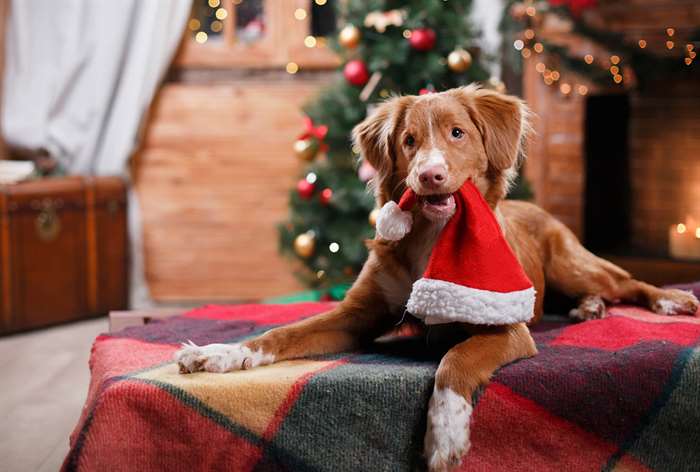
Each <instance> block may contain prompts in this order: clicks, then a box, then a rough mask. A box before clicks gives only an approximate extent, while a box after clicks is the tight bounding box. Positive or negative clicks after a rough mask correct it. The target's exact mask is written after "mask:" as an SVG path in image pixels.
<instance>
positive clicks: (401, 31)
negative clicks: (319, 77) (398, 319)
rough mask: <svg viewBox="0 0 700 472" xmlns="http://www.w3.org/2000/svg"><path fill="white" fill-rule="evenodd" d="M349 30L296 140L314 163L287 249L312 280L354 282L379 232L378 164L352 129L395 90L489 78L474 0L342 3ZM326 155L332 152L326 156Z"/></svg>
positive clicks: (296, 202) (296, 199)
mask: <svg viewBox="0 0 700 472" xmlns="http://www.w3.org/2000/svg"><path fill="white" fill-rule="evenodd" d="M337 3H338V4H339V6H338V12H337V13H338V18H340V23H341V29H340V31H339V33H338V35H337V39H336V40H334V41H331V45H332V47H333V48H334V49H335V50H336V51H337V52H338V54H339V55H340V57H341V58H342V60H343V65H342V66H341V69H342V75H340V74H339V75H340V76H339V77H338V80H337V81H336V82H335V83H333V84H332V85H331V86H329V87H328V88H327V89H325V90H323V91H322V92H321V93H320V95H319V96H318V97H317V98H316V99H315V101H314V102H313V103H311V104H309V105H308V106H307V107H306V108H305V110H304V111H305V113H306V115H307V118H306V123H305V125H306V131H305V132H304V134H302V135H301V136H300V137H299V140H297V142H296V143H295V144H294V150H295V152H296V154H297V156H298V157H299V158H301V159H303V160H305V161H308V162H309V164H308V166H307V168H306V169H305V170H304V172H303V174H302V175H301V176H300V180H299V181H298V183H297V185H296V188H295V189H293V190H292V191H291V195H290V217H289V220H288V221H287V222H286V223H283V224H282V225H281V226H280V235H281V238H280V247H281V249H282V251H283V252H284V253H286V254H289V255H291V256H292V257H293V258H295V259H296V260H298V261H299V262H300V268H299V271H298V274H299V276H300V277H301V278H302V280H303V281H304V282H305V283H306V284H307V285H309V286H311V287H315V288H322V289H325V288H329V287H332V286H334V285H336V284H342V283H347V282H351V281H352V280H353V279H354V277H355V276H356V275H357V274H358V272H359V270H360V269H361V267H362V264H363V263H364V261H365V259H366V258H367V249H366V247H365V244H364V240H365V239H371V238H373V237H374V227H373V223H374V218H375V216H376V214H377V211H376V210H375V209H374V198H373V196H372V195H371V193H370V192H368V191H367V190H366V186H367V181H368V180H369V179H370V178H371V176H372V172H373V169H371V167H369V165H368V164H367V163H363V162H362V159H361V156H358V155H357V153H356V152H357V150H355V149H352V148H351V142H350V134H351V130H352V128H353V127H354V126H355V125H356V124H357V123H359V122H360V121H362V120H363V119H364V118H365V117H366V116H367V114H368V112H371V109H372V107H373V106H374V105H375V104H376V103H377V102H380V101H382V100H384V99H385V98H387V97H389V96H391V95H395V94H422V93H430V92H432V91H441V90H446V89H449V88H452V87H457V86H460V85H465V84H468V83H471V82H483V83H484V86H487V87H493V88H501V89H502V88H503V85H502V83H501V82H500V81H498V80H496V79H489V74H488V73H487V71H486V69H485V67H484V64H483V61H484V60H485V58H483V57H481V55H480V54H479V51H478V47H477V44H476V42H475V40H476V39H477V36H476V30H475V28H474V27H473V25H472V24H471V23H470V21H469V13H470V7H471V2H470V1H468V0H460V1H453V0H445V1H443V0H412V1H396V0H372V1H361V0H348V1H343V2H337ZM324 156H325V157H324Z"/></svg>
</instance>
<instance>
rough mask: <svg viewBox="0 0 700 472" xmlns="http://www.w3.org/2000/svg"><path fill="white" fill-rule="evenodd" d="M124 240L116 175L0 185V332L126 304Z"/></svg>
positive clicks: (122, 191)
mask: <svg viewBox="0 0 700 472" xmlns="http://www.w3.org/2000/svg"><path fill="white" fill-rule="evenodd" d="M127 247H128V238H127V230H126V186H125V183H124V181H123V180H122V179H119V178H116V177H104V178H80V177H68V178H60V179H47V180H40V181H33V182H25V183H20V184H15V185H5V186H0V333H3V334H4V333H8V332H14V331H20V330H24V329H31V328H37V327H40V326H47V325H51V324H55V323H59V322H64V321H70V320H77V319H80V318H85V317H89V316H95V315H99V314H105V313H107V312H109V311H110V310H119V309H124V308H125V307H126V305H127V300H128V283H127V280H128V276H127V274H128V272H127V266H128V257H127V255H128V252H127Z"/></svg>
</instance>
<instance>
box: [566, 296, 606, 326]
mask: <svg viewBox="0 0 700 472" xmlns="http://www.w3.org/2000/svg"><path fill="white" fill-rule="evenodd" d="M606 314H607V312H606V309H605V302H604V301H603V299H602V298H600V297H595V296H590V297H586V298H584V299H583V300H582V301H581V303H580V305H579V306H578V307H577V308H574V309H573V310H571V311H569V317H570V318H573V319H576V320H581V321H586V320H599V319H601V318H605V315H606Z"/></svg>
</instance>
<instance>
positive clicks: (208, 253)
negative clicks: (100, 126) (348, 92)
mask: <svg viewBox="0 0 700 472" xmlns="http://www.w3.org/2000/svg"><path fill="white" fill-rule="evenodd" d="M324 80H326V78H325V76H324V75H319V76H317V75H314V74H311V75H301V74H299V75H297V76H294V77H291V76H288V75H287V74H284V73H283V72H282V73H281V75H278V76H275V77H273V79H271V80H268V79H259V78H255V77H253V78H240V79H232V80H225V81H220V82H212V81H210V82H205V83H187V82H175V83H167V84H165V85H164V86H163V88H162V90H161V91H160V93H159V96H158V98H157V101H156V103H155V105H154V106H153V110H152V113H151V116H150V122H149V124H148V126H147V129H146V135H145V138H144V142H143V147H142V149H141V151H140V152H139V154H138V156H137V159H136V164H135V177H136V178H135V185H136V191H137V192H138V195H139V197H140V201H141V206H142V214H143V226H144V244H145V258H146V260H145V263H146V277H147V281H148V284H149V287H150V290H151V294H152V296H153V297H154V298H155V299H156V300H159V301H172V300H249V299H258V298H261V297H266V296H272V295H280V294H284V293H289V292H290V291H294V290H299V289H300V288H301V287H300V285H299V284H298V283H297V282H296V280H295V279H294V278H293V275H292V271H291V267H290V264H289V263H288V262H287V261H286V260H283V259H282V258H281V257H280V256H278V253H277V231H276V224H277V223H278V222H279V221H280V220H282V219H283V218H284V217H285V216H286V214H287V195H288V191H289V189H290V188H292V187H293V185H294V183H295V182H296V177H297V176H298V173H299V172H300V169H301V165H300V163H299V162H298V161H297V159H296V158H295V156H294V154H293V153H292V144H293V142H294V140H295V138H296V136H297V135H298V134H299V133H300V132H301V129H302V112H301V108H300V107H301V106H302V104H303V103H304V102H305V101H306V100H307V99H309V97H310V96H312V95H313V94H314V93H315V92H316V91H317V90H318V88H319V86H320V85H321V84H322V83H323V81H324Z"/></svg>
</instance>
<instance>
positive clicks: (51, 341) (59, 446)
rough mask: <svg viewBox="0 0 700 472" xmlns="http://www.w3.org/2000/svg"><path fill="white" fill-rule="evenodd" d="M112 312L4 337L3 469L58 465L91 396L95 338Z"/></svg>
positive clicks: (0, 351) (0, 392) (0, 348)
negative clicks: (91, 355) (93, 342)
mask: <svg viewBox="0 0 700 472" xmlns="http://www.w3.org/2000/svg"><path fill="white" fill-rule="evenodd" d="M106 331H107V318H98V319H94V320H89V321H83V322H79V323H73V324H69V325H63V326H59V327H55V328H50V329H46V330H41V331H35V332H31V333H27V334H19V335H14V336H9V337H0V365H1V366H2V369H3V371H2V376H1V377H0V378H1V379H2V380H0V385H1V386H0V424H1V425H2V431H1V432H0V457H2V467H1V468H2V470H3V471H8V472H15V471H18V472H19V471H21V472H24V471H41V472H44V471H47V472H48V471H51V472H53V471H56V470H58V469H59V468H60V466H61V463H62V462H63V459H64V457H65V456H66V454H67V452H68V436H69V435H70V433H71V431H72V429H73V427H74V426H75V424H76V422H77V421H78V416H79V415H80V410H81V408H82V406H83V402H84V401H85V395H86V393H87V387H88V382H89V378H90V372H89V370H88V357H89V355H90V347H91V346H92V341H93V339H94V338H95V336H97V335H98V334H99V333H102V332H106Z"/></svg>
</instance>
